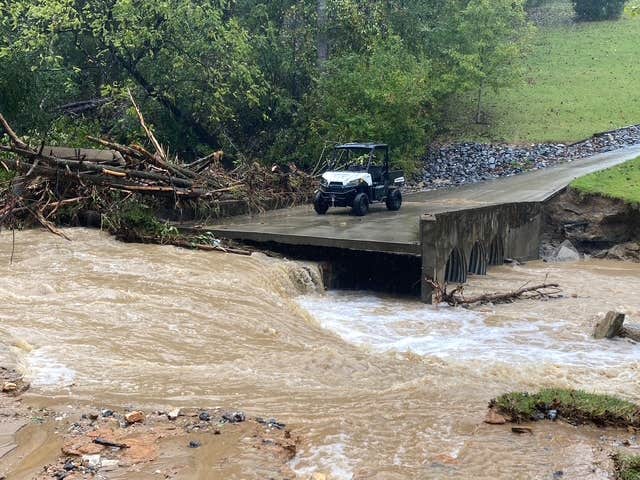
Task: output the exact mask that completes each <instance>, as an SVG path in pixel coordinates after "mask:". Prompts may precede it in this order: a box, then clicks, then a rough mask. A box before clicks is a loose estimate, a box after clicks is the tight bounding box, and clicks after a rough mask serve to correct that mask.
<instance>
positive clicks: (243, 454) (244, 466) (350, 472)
mask: <svg viewBox="0 0 640 480" xmlns="http://www.w3.org/2000/svg"><path fill="white" fill-rule="evenodd" d="M66 233H67V234H68V235H70V236H71V238H72V240H73V242H72V243H68V242H66V241H64V240H62V239H60V238H58V237H54V236H52V235H50V234H45V233H43V232H40V231H35V230H34V231H25V232H17V237H16V250H15V252H14V263H13V265H12V266H11V267H9V266H8V265H9V262H8V259H9V257H8V255H9V252H10V248H9V247H10V245H11V243H12V239H11V235H10V233H9V234H7V233H3V234H1V235H0V243H1V245H2V248H1V249H0V264H2V265H5V268H7V272H10V273H11V274H10V275H4V276H2V278H0V292H1V295H2V298H1V299H0V300H1V301H2V302H3V304H5V305H7V306H8V308H5V309H3V311H2V312H0V320H1V321H2V328H3V336H2V340H0V342H2V344H3V348H4V352H5V353H6V352H8V354H9V356H11V357H12V358H13V361H14V362H15V364H16V365H17V366H18V369H19V370H20V372H21V373H23V374H24V375H26V378H27V379H28V380H29V381H30V382H31V384H32V388H31V389H30V390H29V392H28V393H27V394H25V395H23V401H22V403H23V404H24V405H26V406H31V407H32V409H42V408H46V409H47V410H49V411H54V412H56V415H54V416H53V417H52V418H51V420H50V423H48V425H49V426H50V427H51V429H52V430H51V431H53V432H55V431H56V430H57V431H58V432H59V434H60V436H64V435H65V434H68V433H69V432H68V431H67V430H68V428H69V427H72V426H73V424H74V423H80V425H81V427H82V429H84V428H85V427H86V426H87V425H84V424H83V423H82V422H88V420H87V419H84V420H83V419H82V418H80V419H79V420H75V419H74V417H73V416H72V415H69V412H71V411H74V413H75V415H76V416H80V417H81V416H82V414H83V413H85V414H87V415H89V414H91V413H92V412H94V413H99V414H100V413H101V411H102V410H103V409H111V410H113V411H115V412H117V413H118V414H119V415H120V414H124V413H126V412H127V409H129V410H142V411H143V412H145V415H148V418H150V419H155V418H158V417H159V415H158V414H156V413H154V412H169V411H171V410H173V409H175V408H183V409H193V408H194V407H199V408H198V410H197V411H198V412H200V411H201V410H207V411H209V412H211V414H212V418H216V419H217V418H218V417H217V416H216V415H218V414H219V413H221V411H220V410H217V409H216V407H218V406H220V405H225V406H228V407H231V408H232V409H240V410H242V411H243V412H245V415H246V417H247V418H254V419H255V418H256V417H262V418H270V417H275V418H276V419H277V422H281V423H284V424H286V428H287V429H290V432H291V435H292V437H294V439H295V442H296V455H295V457H294V458H293V459H291V460H290V461H287V462H285V463H286V464H283V463H282V462H280V463H278V462H277V461H276V462H275V463H271V464H270V467H269V468H271V470H269V472H271V473H270V475H272V476H275V477H274V478H279V477H278V475H282V476H284V475H285V474H284V473H283V470H281V469H283V468H289V469H290V470H291V471H292V472H293V474H292V476H289V477H288V478H300V479H303V480H307V479H309V478H310V477H311V476H312V475H313V474H314V473H315V474H318V475H320V474H324V475H326V476H327V478H330V479H333V480H335V479H365V478H366V479H371V478H374V479H383V478H384V479H386V478H419V477H422V478H444V479H446V478H452V479H453V478H487V479H489V478H491V479H507V478H508V479H513V478H554V474H556V473H557V472H560V471H562V472H563V473H562V475H563V478H593V479H595V478H598V479H604V478H612V477H611V471H612V470H611V469H610V466H609V464H608V463H607V462H608V460H607V459H608V455H609V453H611V452H612V451H613V450H615V448H617V445H622V443H623V442H629V445H631V446H634V445H635V443H634V442H635V439H634V435H633V434H631V433H629V432H626V431H611V430H601V429H598V428H596V427H591V426H584V427H579V428H576V427H574V426H571V425H567V424H562V423H551V422H549V423H546V422H541V423H540V424H536V425H534V426H533V427H532V428H533V432H534V434H533V435H527V436H518V435H516V434H514V433H512V432H511V429H510V427H509V426H504V425H503V426H500V425H497V426H492V425H487V424H485V423H484V419H485V416H486V413H487V405H488V402H489V400H490V399H491V398H495V397H497V396H499V395H500V394H502V393H505V392H508V391H531V390H536V389H539V388H542V387H547V386H556V387H566V388H584V389H588V390H591V391H599V392H603V393H611V394H615V395H618V396H621V397H622V398H627V399H634V398H637V396H638V394H639V393H640V390H638V388H639V387H638V384H637V382H636V381H635V380H633V379H634V378H636V376H637V375H636V373H637V371H638V369H639V368H640V357H638V353H637V347H636V345H635V344H633V343H631V342H629V341H628V340H623V339H619V340H613V341H606V342H602V341H596V340H594V339H592V338H591V331H592V328H593V324H594V322H595V320H596V319H595V317H597V316H598V314H600V313H603V312H605V311H606V310H609V309H616V310H621V311H624V312H625V313H627V315H628V317H629V319H630V320H631V321H635V319H638V318H640V303H638V300H637V299H636V298H633V297H629V296H628V294H627V292H628V291H629V289H632V290H633V289H637V288H640V284H639V283H638V282H640V270H638V268H640V266H638V265H636V264H627V263H623V262H611V261H607V260H587V261H582V262H576V263H572V264H544V263H542V262H532V263H531V264H528V265H520V266H503V267H497V268H496V269H495V270H491V271H490V275H489V276H487V277H475V276H474V277H472V278H471V281H470V284H469V286H468V287H467V291H468V292H469V294H473V293H477V292H481V291H497V290H508V289H510V288H511V287H512V286H513V285H516V284H517V285H521V284H523V283H526V282H530V281H539V280H541V279H544V278H545V277H546V276H547V275H548V276H549V279H550V280H552V281H557V282H558V283H560V284H561V285H562V287H563V289H564V296H563V298H562V299H559V300H554V301H548V302H535V301H526V302H523V303H518V304H511V305H501V306H487V307H483V308H481V309H479V310H474V311H466V310H463V309H452V308H448V307H439V308H436V307H428V306H425V305H423V304H421V303H419V302H416V301H414V300H411V299H403V298H394V297H388V296H384V295H382V296H380V295H372V294H368V293H365V292H328V293H325V292H323V291H322V288H321V285H320V283H319V275H315V274H314V270H313V268H312V266H311V265H304V266H301V265H300V264H298V263H296V262H287V261H284V260H280V259H278V260H276V259H271V258H267V257H265V256H263V255H260V254H254V255H252V256H251V257H240V256H233V255H223V254H214V253H206V252H196V251H187V250H180V249H176V248H174V247H168V246H158V245H139V244H123V243H120V242H117V241H116V240H115V239H113V238H111V237H109V236H108V235H106V234H103V233H101V232H99V231H94V230H83V229H72V230H66ZM316 273H317V272H316ZM621 285H623V286H624V287H621ZM587 286H588V288H587ZM10 339H13V340H10ZM7 344H8V345H9V346H8V347H7ZM68 406H71V407H72V408H71V409H70V408H68ZM186 411H188V410H186ZM64 413H67V414H68V420H67V419H65V420H64V421H61V422H63V423H60V422H56V421H55V418H56V417H59V416H61V414H64ZM36 416H38V415H30V416H29V418H30V419H31V418H32V417H36ZM165 418H166V414H165ZM189 418H191V419H193V418H194V417H189ZM89 420H91V417H89ZM96 420H98V423H101V422H102V418H98V419H96ZM184 420H185V421H192V420H188V419H187V418H185V419H184ZM30 421H31V420H30ZM91 421H93V420H91ZM153 421H154V422H155V420H153ZM198 421H199V420H198ZM64 422H69V423H64ZM163 422H165V420H163ZM169 422H170V421H169V420H168V419H167V420H166V424H168V423H169ZM83 425H84V426H83ZM247 425H249V424H247ZM258 425H260V426H261V428H264V426H263V425H262V424H255V426H256V428H258ZM150 426H151V427H153V428H154V429H157V428H159V427H158V426H157V425H156V424H155V423H151V424H150ZM31 427H33V428H29V429H28V430H27V429H25V430H23V431H22V433H21V434H19V440H20V442H21V443H22V444H23V445H34V444H38V446H37V447H36V448H35V449H34V450H33V451H32V453H31V454H30V455H29V458H33V459H34V460H38V459H42V460H43V461H42V462H41V465H40V468H41V467H42V466H43V465H47V464H52V463H55V464H57V465H59V463H56V462H58V460H57V459H58V456H59V455H60V452H61V450H60V448H61V446H62V444H63V443H64V441H61V442H60V443H56V442H55V441H53V442H50V441H48V440H46V439H47V438H49V439H51V438H56V437H53V436H52V437H47V436H46V435H45V436H44V438H43V439H42V440H41V441H40V442H36V441H34V440H33V439H34V438H38V435H42V433H41V432H42V430H41V428H42V426H41V425H39V424H34V425H31ZM230 427H233V426H232V425H230ZM127 428H130V427H127ZM136 428H139V427H137V426H134V429H136ZM234 428H235V427H234ZM241 428H244V427H241ZM230 431H233V430H230ZM39 432H40V433H39ZM276 433H277V432H276ZM58 438H59V437H58ZM178 438H179V440H176V441H177V442H178V443H179V445H180V448H181V449H182V450H181V451H182V452H183V453H184V452H186V455H187V457H184V456H182V457H180V455H178V457H172V458H174V460H175V462H174V463H175V464H180V465H187V466H189V465H191V467H190V468H195V467H193V465H194V464H193V462H192V460H193V458H194V457H193V456H192V455H199V454H200V452H205V451H209V450H207V449H206V448H204V447H205V441H203V442H202V445H203V447H202V448H203V449H200V448H196V449H189V448H188V443H189V441H191V440H192V439H193V438H191V437H190V436H189V435H187V436H185V437H178ZM212 438H214V442H217V436H213V437H212ZM220 438H221V439H223V438H224V435H222V436H220ZM228 438H229V442H228V444H234V445H239V449H238V450H234V448H235V447H232V448H231V450H230V451H233V452H236V453H235V454H233V455H231V454H229V455H227V456H226V458H227V461H226V462H225V463H224V465H225V466H226V467H228V469H227V470H224V471H225V472H226V474H227V476H226V477H222V476H221V477H220V478H265V475H264V470H260V469H259V468H257V467H256V466H257V465H258V466H259V465H264V463H261V460H260V458H261V457H259V456H258V457H257V456H256V454H257V453H259V452H260V450H259V449H255V448H254V447H253V446H252V445H253V444H252V443H251V440H250V439H251V434H249V432H248V431H243V432H242V434H241V435H240V437H239V440H238V442H237V443H234V442H235V440H234V439H235V438H236V437H228ZM246 439H249V440H246ZM196 440H198V438H196ZM171 442H172V440H169V443H171ZM223 443H224V442H223ZM210 445H211V447H212V448H214V449H217V448H218V446H220V445H221V444H220V443H212V444H210ZM225 445H226V444H225ZM43 452H50V453H51V455H52V456H50V457H48V458H47V459H46V461H45V458H44V457H46V455H44V454H43ZM495 452H500V455H496V454H495ZM14 453H15V454H17V455H21V454H22V453H18V451H14ZM169 457H171V455H169ZM8 458H9V457H5V458H3V459H2V460H0V473H5V472H6V471H7V462H8V460H7V459H8ZM178 458H179V459H178ZM189 458H190V459H191V460H189ZM262 458H263V457H262ZM165 460H166V458H165V457H163V455H162V450H160V454H159V457H158V459H157V460H154V461H153V462H149V463H145V464H144V465H143V467H139V468H143V469H149V470H148V471H150V472H151V473H150V475H151V476H150V477H149V478H162V477H159V476H158V475H156V476H153V475H155V474H154V472H155V470H157V469H159V470H161V471H163V472H165V474H166V473H167V470H166V468H165V467H164V466H160V467H157V465H167V464H171V461H173V460H166V462H165ZM262 461H263V460H262ZM157 462H160V463H157ZM162 462H165V463H162ZM272 462H273V459H272ZM196 465H197V463H196ZM201 465H202V466H204V465H206V463H202V464H201ZM154 467H155V468H154ZM167 468H168V467H167ZM145 471H147V470H145ZM125 472H126V473H123V474H122V475H121V476H120V477H114V478H134V477H132V476H131V475H132V473H131V471H128V470H127V471H125ZM191 472H192V473H193V475H192V476H191V477H189V476H188V475H186V474H185V475H184V476H180V474H179V473H176V474H175V475H174V476H172V477H169V478H216V477H213V476H211V471H208V470H200V471H198V470H191ZM169 473H170V472H169ZM207 474H209V475H210V476H206V475H207ZM294 475H295V476H294ZM9 478H20V477H19V476H15V475H14V476H9ZM22 478H30V477H28V476H27V477H24V476H23V477H22ZM135 478H145V477H139V476H136V477H135Z"/></svg>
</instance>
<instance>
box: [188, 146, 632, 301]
mask: <svg viewBox="0 0 640 480" xmlns="http://www.w3.org/2000/svg"><path fill="white" fill-rule="evenodd" d="M638 156H640V146H634V147H629V148H625V149H621V150H616V151H613V152H608V153H603V154H599V155H595V156H593V157H589V158H584V159H579V160H574V161H571V162H567V163H563V164H560V165H557V166H554V167H550V168H546V169H542V170H536V171H531V172H527V173H524V174H521V175H516V176H512V177H506V178H501V179H496V180H490V181H486V182H482V183H477V184H472V185H467V186H462V187H458V188H450V189H440V190H432V191H427V192H421V193H415V194H408V195H406V196H405V199H404V204H403V206H402V209H401V210H400V211H398V212H390V211H387V210H386V208H385V206H384V205H383V204H381V205H372V206H371V209H370V213H369V215H368V216H366V217H354V216H352V215H350V214H349V211H348V209H339V208H336V209H331V210H329V212H328V214H327V215H324V216H320V215H316V214H315V212H313V210H312V209H311V208H310V207H297V208H291V209H283V210H278V211H273V212H268V213H266V214H263V215H259V216H254V217H242V218H238V217H236V218H232V219H229V220H227V222H228V223H225V224H219V225H204V226H201V227H200V228H202V229H205V230H207V231H211V232H213V233H214V234H216V235H217V236H219V237H222V238H229V239H235V240H241V241H248V242H257V243H264V242H267V243H269V244H271V245H272V246H281V247H282V246H285V247H286V249H287V250H289V249H293V250H296V249H297V250H299V251H300V250H304V249H307V250H309V249H313V251H314V252H322V251H324V252H325V255H324V258H325V259H326V258H327V257H328V258H332V259H334V260H336V259H338V258H340V259H342V260H344V259H345V258H356V257H354V255H356V256H357V254H359V255H360V258H361V261H360V265H361V267H359V268H362V269H363V270H364V273H363V274H362V275H363V276H366V275H369V276H375V275H378V276H381V275H388V276H390V277H391V278H390V280H391V282H393V281H394V276H397V278H398V281H400V277H403V281H408V282H412V284H413V285H419V290H420V295H421V298H422V299H423V300H424V301H426V302H430V301H431V297H432V291H431V288H430V286H429V284H428V283H427V280H428V279H433V280H436V281H440V282H442V281H448V282H459V283H464V282H465V281H466V280H467V275H468V274H477V275H484V274H486V272H487V269H488V268H489V267H490V266H491V265H500V264H502V263H503V262H504V259H505V258H514V259H519V260H532V259H537V258H538V256H539V254H538V251H539V244H540V235H541V229H542V223H543V207H544V203H545V202H546V201H547V200H549V199H550V198H552V197H553V196H554V195H556V194H557V193H559V192H561V191H562V190H564V189H565V188H566V187H567V185H568V184H569V183H570V182H571V181H572V180H573V179H575V178H578V177H580V176H583V175H586V174H588V173H591V172H594V171H598V170H602V169H604V168H608V167H611V166H614V165H617V164H619V163H622V162H625V161H627V160H630V159H633V158H636V157H638ZM349 255H351V257H349ZM316 256H317V255H316ZM318 258H322V255H320V256H318ZM336 263H339V262H336ZM371 263H373V264H374V265H376V266H375V267H372V266H371V265H369V268H368V272H367V268H366V265H367V264H371ZM383 270H384V271H386V272H388V273H383Z"/></svg>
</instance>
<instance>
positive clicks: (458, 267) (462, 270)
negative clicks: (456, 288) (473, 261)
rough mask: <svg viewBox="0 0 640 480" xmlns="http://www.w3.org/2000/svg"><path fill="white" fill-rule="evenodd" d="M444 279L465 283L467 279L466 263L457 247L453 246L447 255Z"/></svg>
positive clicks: (448, 281) (449, 281)
mask: <svg viewBox="0 0 640 480" xmlns="http://www.w3.org/2000/svg"><path fill="white" fill-rule="evenodd" d="M444 281H445V282H447V283H465V282H466V281H467V263H466V262H465V259H464V254H463V253H462V251H461V250H460V249H459V248H454V249H453V250H452V251H451V254H450V255H449V260H447V267H446V268H445V272H444Z"/></svg>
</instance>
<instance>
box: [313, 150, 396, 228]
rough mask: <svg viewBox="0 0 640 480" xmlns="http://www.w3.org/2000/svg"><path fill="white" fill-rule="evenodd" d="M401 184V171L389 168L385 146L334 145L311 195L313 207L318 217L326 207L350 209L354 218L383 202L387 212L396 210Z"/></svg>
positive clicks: (323, 212) (324, 211)
mask: <svg viewBox="0 0 640 480" xmlns="http://www.w3.org/2000/svg"><path fill="white" fill-rule="evenodd" d="M402 185H404V174H403V173H402V171H400V170H395V171H392V170H390V169H389V146H388V145H386V144H383V143H345V144H342V145H336V146H335V147H334V149H333V156H332V159H331V161H330V162H329V166H328V170H327V171H326V172H325V173H323V174H322V178H321V179H320V187H319V189H318V190H316V192H315V195H314V198H313V207H314V209H315V211H316V213H318V214H319V215H324V214H325V213H327V210H328V209H329V207H351V211H352V213H353V214H354V215H357V216H363V215H366V214H367V212H368V211H369V204H371V203H373V202H385V203H386V204H387V208H388V209H389V210H400V207H401V206H402V193H401V192H400V187H402Z"/></svg>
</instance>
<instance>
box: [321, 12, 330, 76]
mask: <svg viewBox="0 0 640 480" xmlns="http://www.w3.org/2000/svg"><path fill="white" fill-rule="evenodd" d="M328 59H329V41H328V39H327V0H318V67H319V68H320V69H322V68H323V66H324V64H325V63H326V62H327V60H328Z"/></svg>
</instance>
